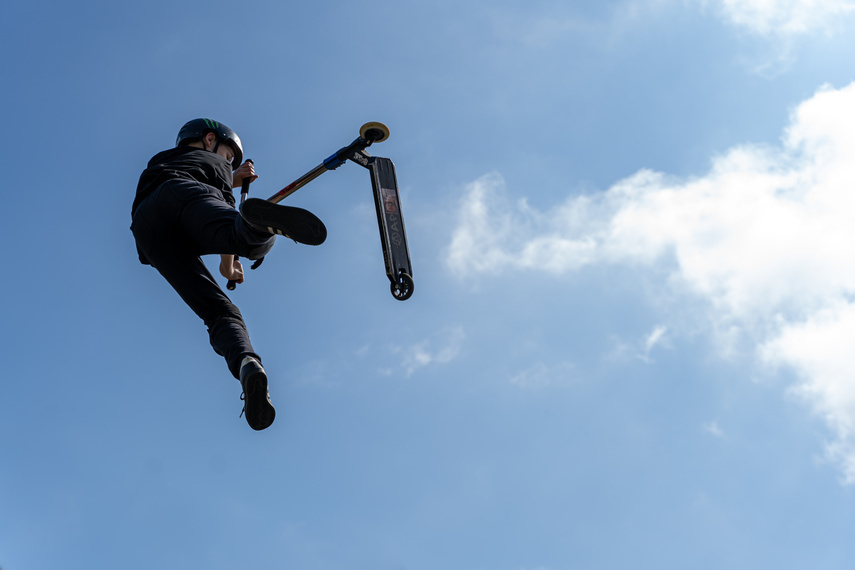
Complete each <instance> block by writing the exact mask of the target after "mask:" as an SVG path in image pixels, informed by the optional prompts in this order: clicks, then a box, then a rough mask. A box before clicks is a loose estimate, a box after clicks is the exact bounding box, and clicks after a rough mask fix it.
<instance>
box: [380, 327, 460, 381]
mask: <svg viewBox="0 0 855 570" xmlns="http://www.w3.org/2000/svg"><path fill="white" fill-rule="evenodd" d="M438 336H439V339H438V340H433V341H431V340H425V341H422V342H419V343H417V344H414V345H411V346H409V347H405V348H397V349H395V350H396V351H397V352H400V353H402V354H403V361H402V364H403V367H404V370H405V371H406V374H407V376H410V375H412V374H413V373H414V372H415V371H416V370H418V369H419V368H424V367H425V366H429V365H431V364H448V363H449V362H451V361H452V360H454V359H455V358H457V356H458V354H460V350H461V347H462V345H463V341H464V340H465V339H466V333H465V332H464V331H463V328H461V327H454V328H452V329H450V330H446V331H443V332H442V333H440V334H439V335H438Z"/></svg>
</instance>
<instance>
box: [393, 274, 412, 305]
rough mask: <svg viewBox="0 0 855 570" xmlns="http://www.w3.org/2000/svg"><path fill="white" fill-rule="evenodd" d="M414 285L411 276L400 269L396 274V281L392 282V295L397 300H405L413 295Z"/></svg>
mask: <svg viewBox="0 0 855 570" xmlns="http://www.w3.org/2000/svg"><path fill="white" fill-rule="evenodd" d="M414 287H415V283H413V278H412V277H410V276H409V275H408V274H406V273H404V272H403V271H402V272H401V273H400V274H398V279H397V281H395V282H393V283H392V287H391V290H392V296H393V297H395V298H396V299H398V300H399V301H406V300H407V299H409V298H410V297H412V296H413V288H414Z"/></svg>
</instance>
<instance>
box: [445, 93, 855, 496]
mask: <svg viewBox="0 0 855 570" xmlns="http://www.w3.org/2000/svg"><path fill="white" fill-rule="evenodd" d="M853 180H855V84H852V85H849V86H847V87H845V88H842V89H832V88H829V87H826V88H823V89H821V90H820V91H818V92H817V93H816V94H815V95H814V96H813V97H811V98H810V99H809V100H807V101H805V102H803V103H802V104H801V105H799V106H798V107H797V108H796V109H795V110H794V111H793V113H792V117H791V121H790V124H789V125H788V126H787V127H786V128H785V130H784V134H783V136H782V139H781V143H780V145H778V146H765V145H744V146H740V147H736V148H733V149H731V150H730V151H728V152H726V153H724V154H723V155H721V156H719V157H716V158H715V159H714V161H713V164H712V167H711V169H710V171H709V172H708V173H706V174H705V175H703V176H699V177H696V178H690V179H677V178H674V177H670V176H667V175H665V174H663V173H658V172H653V171H649V170H643V171H640V172H638V173H636V174H635V175H633V176H631V177H629V178H627V179H625V180H622V181H619V182H618V183H616V184H615V185H614V186H612V187H611V188H609V189H608V190H607V191H606V192H604V193H602V194H601V195H598V196H595V197H587V196H581V197H580V196H573V197H570V198H569V199H568V200H567V201H566V202H564V203H563V204H559V205H557V206H556V207H555V208H553V209H552V210H550V211H535V210H533V209H532V208H531V207H530V206H529V205H528V204H527V203H526V201H525V200H522V199H521V200H517V201H515V202H513V201H511V200H510V199H509V198H508V195H509V192H508V190H507V188H506V187H505V183H504V181H503V180H502V178H501V176H499V175H497V174H490V175H487V176H485V177H482V178H480V179H478V180H476V181H475V182H473V183H471V184H469V185H468V186H467V188H466V191H465V192H464V197H463V204H462V214H461V216H460V218H459V222H458V225H457V227H456V229H455V231H454V233H453V235H452V239H451V242H450V244H449V247H448V251H447V258H446V261H447V264H448V267H449V268H450V269H452V270H454V271H460V270H461V269H462V268H463V264H464V262H465V261H466V260H477V262H476V263H475V265H473V264H472V263H468V264H466V266H465V267H466V268H467V269H468V272H469V273H468V274H469V275H471V274H472V272H473V271H474V272H481V273H493V274H495V273H501V272H505V271H539V272H549V273H553V274H562V273H569V272H574V271H579V270H582V269H583V268H585V267H586V266H589V265H592V264H595V263H598V264H603V263H612V264H630V265H632V266H635V267H639V268H644V267H650V268H654V267H655V268H657V272H655V273H656V274H659V272H660V270H661V269H662V268H665V270H666V272H667V273H670V275H669V277H668V278H667V280H666V282H665V283H663V288H671V290H680V291H681V292H683V293H686V292H688V293H689V294H690V295H692V296H694V297H695V298H696V299H699V300H701V301H703V303H704V304H705V305H706V306H707V307H708V309H709V310H708V312H707V318H708V324H709V326H710V329H711V330H714V331H727V334H728V335H734V334H736V335H740V338H742V339H743V340H747V341H749V342H751V343H753V346H754V347H755V349H756V351H757V354H758V355H759V356H760V357H761V358H762V360H763V362H767V363H770V364H775V365H779V366H787V367H789V368H791V369H793V370H795V371H796V372H798V374H800V375H801V377H802V378H803V382H802V383H801V384H799V386H798V387H797V388H796V389H795V390H794V392H795V393H797V394H799V396H800V397H802V398H804V399H805V400H806V401H807V402H809V403H810V405H811V407H812V408H813V409H815V410H816V411H817V413H819V414H820V415H821V417H823V418H824V419H825V421H826V422H827V424H828V426H829V427H830V428H831V429H832V431H833V434H834V436H833V441H832V442H831V443H830V444H829V454H830V456H832V457H833V458H834V459H835V460H837V461H838V462H839V463H840V464H841V465H842V466H843V468H844V471H845V473H846V475H845V476H846V480H847V481H849V482H855V372H853V371H855V356H852V355H853V354H855V352H853V351H852V350H851V345H852V340H853V339H855V302H853V293H855V255H853V253H852V248H853V244H855V224H853V223H852V220H853V219H855V191H853V190H852V185H853ZM675 310H676V309H675ZM665 332H666V330H665V329H661V330H659V331H657V330H654V331H653V333H651V334H650V336H648V337H647V339H646V345H647V346H649V347H650V348H651V349H652V348H653V347H654V346H656V345H657V343H659V342H661V340H662V339H663V336H664V335H665Z"/></svg>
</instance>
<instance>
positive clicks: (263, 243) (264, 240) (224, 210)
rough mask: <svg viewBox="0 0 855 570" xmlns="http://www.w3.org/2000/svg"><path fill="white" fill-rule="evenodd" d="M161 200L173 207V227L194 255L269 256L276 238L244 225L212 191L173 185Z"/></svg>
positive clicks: (187, 184)
mask: <svg viewBox="0 0 855 570" xmlns="http://www.w3.org/2000/svg"><path fill="white" fill-rule="evenodd" d="M159 192H162V193H164V194H165V196H163V197H162V198H161V199H163V200H167V201H170V202H172V203H173V204H175V205H176V219H175V221H176V223H177V224H178V225H179V226H180V227H181V228H182V230H183V231H184V233H185V234H186V235H187V237H188V238H189V239H190V240H191V241H192V242H193V245H194V246H195V249H196V253H197V255H200V256H201V255H208V254H233V255H240V256H242V257H245V258H247V259H259V258H261V257H264V256H265V255H266V254H267V253H269V252H270V250H271V248H272V247H273V244H274V242H275V240H276V237H275V236H274V235H273V234H272V233H270V232H266V231H263V230H258V229H255V228H253V227H251V226H250V225H249V224H247V223H246V222H245V221H244V220H243V218H242V217H241V216H240V214H239V213H238V212H237V210H235V209H234V208H233V207H232V206H230V205H229V204H228V203H227V202H225V201H224V200H223V199H222V197H221V196H220V195H219V193H218V192H217V191H216V190H215V189H214V188H212V187H210V186H207V185H205V184H200V183H198V182H192V181H183V180H182V181H176V182H172V183H169V184H168V185H165V186H164V187H162V188H161V190H159Z"/></svg>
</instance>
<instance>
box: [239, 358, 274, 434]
mask: <svg viewBox="0 0 855 570" xmlns="http://www.w3.org/2000/svg"><path fill="white" fill-rule="evenodd" d="M240 385H241V387H243V394H241V397H240V399H241V400H243V401H244V404H243V412H241V413H245V414H246V423H248V424H249V427H251V428H252V429H254V430H256V431H261V430H263V429H265V428H268V427H270V424H272V423H273V419H274V418H275V417H276V410H275V409H273V403H272V402H271V401H270V392H268V391H267V374H266V373H265V372H264V368H262V367H261V363H259V362H258V361H257V360H256V359H255V358H253V357H251V356H247V357H246V358H244V359H243V362H242V363H241V365H240Z"/></svg>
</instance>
